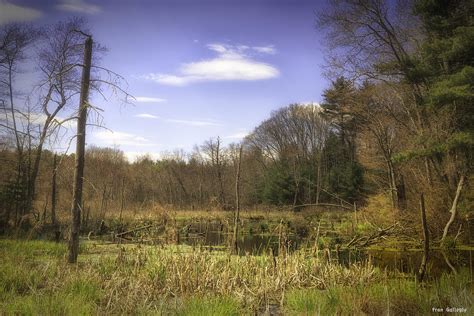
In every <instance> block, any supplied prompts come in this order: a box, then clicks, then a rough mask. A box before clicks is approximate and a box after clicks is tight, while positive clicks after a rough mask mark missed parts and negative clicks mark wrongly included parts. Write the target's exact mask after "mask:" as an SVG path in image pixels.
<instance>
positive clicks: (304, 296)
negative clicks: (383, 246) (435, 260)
mask: <svg viewBox="0 0 474 316" xmlns="http://www.w3.org/2000/svg"><path fill="white" fill-rule="evenodd" d="M66 251H67V249H66V245H65V244H56V243H53V242H47V241H19V240H8V239H0V258H1V260H0V314H2V315H3V314H6V315H18V314H20V315H38V314H44V315H57V314H59V315H90V314H147V315H148V314H160V315H162V314H164V315H241V314H255V313H256V312H257V311H262V310H264V309H265V308H266V307H268V306H277V308H279V309H280V310H281V311H282V312H283V313H284V314H289V315H313V314H319V315H333V314H338V315H346V314H347V315H348V314H351V315H354V314H355V315H359V314H368V315H386V314H390V315H403V314H409V315H417V314H424V313H427V311H429V310H431V307H447V306H454V307H465V308H468V310H471V311H472V308H473V305H474V297H473V285H472V282H470V276H469V274H467V271H461V272H460V273H459V274H457V275H443V276H442V277H441V278H439V279H438V280H437V281H435V282H432V283H427V284H422V285H420V284H418V283H416V281H415V280H414V279H412V278H410V279H406V276H405V275H396V274H393V273H390V274H388V273H387V272H384V271H380V270H379V269H377V268H374V267H372V266H370V265H367V264H355V265H352V266H350V267H343V266H341V265H338V264H332V263H327V262H326V261H325V260H324V259H322V258H321V260H320V261H319V260H318V259H317V258H315V257H313V256H311V255H309V253H308V252H305V251H304V249H303V250H301V251H296V252H294V253H291V254H287V253H285V254H284V255H281V256H277V257H273V256H271V255H268V254H262V255H260V256H234V255H230V254H228V253H226V252H215V251H214V252H209V251H206V250H204V251H203V250H199V248H196V249H193V248H192V247H189V246H176V245H163V246H137V245H120V246H119V245H113V244H98V243H94V242H85V243H83V244H82V246H81V254H80V256H79V262H78V264H76V265H68V264H67V263H66Z"/></svg>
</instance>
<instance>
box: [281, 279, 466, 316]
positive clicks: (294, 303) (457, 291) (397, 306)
mask: <svg viewBox="0 0 474 316" xmlns="http://www.w3.org/2000/svg"><path fill="white" fill-rule="evenodd" d="M432 307H442V308H445V307H464V308H467V310H468V311H471V312H472V311H473V309H474V295H473V292H472V284H471V282H470V276H469V273H468V271H467V270H463V271H462V272H461V273H460V274H458V275H447V274H446V275H443V276H442V277H441V278H440V279H439V280H437V281H436V282H434V283H431V284H423V285H420V284H417V283H416V282H415V281H414V280H407V279H387V280H384V281H382V282H376V283H372V284H370V285H368V286H363V287H362V286H356V287H348V286H341V285H335V286H333V287H331V288H329V290H327V291H321V290H317V289H295V290H290V291H289V292H288V293H287V295H286V300H285V310H286V312H287V313H288V314H297V315H334V314H337V315H350V314H353V315H354V314H355V315H363V314H365V315H424V314H430V312H431V308H432ZM468 314H469V312H468Z"/></svg>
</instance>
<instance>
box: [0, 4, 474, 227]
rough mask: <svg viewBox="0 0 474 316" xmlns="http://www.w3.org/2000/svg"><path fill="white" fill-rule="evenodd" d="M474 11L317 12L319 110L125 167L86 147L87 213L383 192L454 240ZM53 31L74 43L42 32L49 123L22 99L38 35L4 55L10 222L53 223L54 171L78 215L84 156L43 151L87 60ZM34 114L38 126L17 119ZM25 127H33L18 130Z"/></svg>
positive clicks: (61, 202) (282, 114)
mask: <svg viewBox="0 0 474 316" xmlns="http://www.w3.org/2000/svg"><path fill="white" fill-rule="evenodd" d="M473 13H474V8H473V3H472V1H461V0H458V1H428V0H417V1H406V2H403V3H402V1H400V2H392V1H382V0H373V1H359V0H333V1H330V3H329V5H328V7H327V8H325V10H324V11H322V12H320V13H318V16H317V27H318V29H319V31H320V32H323V33H324V34H326V40H325V44H326V48H327V54H326V56H327V67H326V70H327V76H328V77H329V78H330V79H331V84H330V86H329V87H328V88H327V89H326V90H325V91H324V93H323V95H322V102H321V104H320V105H315V104H310V105H307V104H291V105H288V106H286V107H283V108H281V109H278V110H276V111H274V112H272V113H271V115H270V116H269V117H268V118H267V119H266V120H264V121H263V122H262V123H260V124H259V125H258V126H256V127H255V128H254V130H253V131H252V132H251V133H250V134H249V135H248V136H246V137H245V139H243V140H242V142H241V143H239V144H237V143H233V144H229V145H224V144H223V142H222V139H220V138H219V137H216V138H211V139H209V140H207V141H205V142H204V143H203V144H201V145H199V146H195V148H194V149H193V150H192V151H191V152H183V151H176V152H174V153H168V154H164V155H162V157H161V158H160V159H158V160H153V159H151V158H150V157H147V156H144V157H141V158H139V159H138V160H137V161H135V162H128V161H127V160H126V159H125V156H124V154H123V152H121V151H120V150H119V149H117V148H98V147H93V146H90V147H89V148H88V149H87V151H86V170H85V177H84V204H85V205H84V210H85V211H84V212H83V217H87V216H89V215H91V216H94V217H96V218H103V217H104V216H105V214H106V212H115V213H117V214H118V213H119V212H122V211H123V210H124V209H135V210H138V211H140V210H144V209H147V208H149V207H150V206H153V205H160V206H162V207H163V208H165V209H171V208H173V209H180V208H189V209H211V208H216V209H233V208H235V207H236V204H237V201H236V200H237V199H238V200H239V204H240V205H242V207H243V208H253V207H256V206H261V205H269V206H272V207H275V206H279V207H283V206H285V207H286V206H290V207H292V208H296V207H297V206H299V205H305V204H322V203H331V204H337V203H342V204H343V205H351V204H353V203H357V204H358V205H363V204H367V203H369V202H370V199H371V197H373V196H376V195H382V196H386V197H388V199H389V201H390V206H391V209H392V210H393V213H394V214H396V216H403V217H405V218H410V216H411V215H413V214H418V213H417V212H418V211H417V210H418V208H419V195H420V194H421V193H423V195H424V197H425V199H426V209H427V210H428V213H429V219H431V223H430V225H432V227H433V229H434V230H435V233H436V234H441V232H442V231H443V229H444V231H446V233H444V232H443V235H446V234H447V233H449V231H453V228H452V227H450V226H452V224H453V223H455V222H456V221H459V213H460V212H462V213H463V214H464V215H468V213H469V211H470V210H471V209H472V205H473V202H472V201H473V196H472V192H471V191H472V186H471V184H470V183H472V167H473V166H472V161H473V159H472V158H473V144H474V131H473V126H474V124H473V123H474V121H473V106H472V104H473V101H474V90H473V84H472V83H473V82H474V64H473V63H474V56H473V54H474V47H473V46H474V25H473V21H472V16H473ZM62 25H63V27H65V25H66V24H62ZM15 27H19V26H15ZM21 29H22V27H20V30H21ZM66 29H67V28H66ZM6 30H8V28H7V27H4V28H3V29H2V32H3V33H2V35H1V36H2V37H1V39H2V41H3V43H8V41H7V40H8V34H9V33H8V32H6ZM16 32H18V31H16ZM26 33H28V34H30V33H29V32H26ZM19 34H23V33H22V32H20V33H19ZM48 34H53V35H55V36H56V35H58V34H65V35H64V36H63V37H60V36H59V37H58V39H60V38H61V39H64V41H65V42H64V41H63V42H55V41H54V40H52V39H50V38H49V37H48V36H46V37H41V36H39V37H40V38H44V39H43V40H42V41H44V43H43V42H42V43H43V44H41V45H39V46H40V47H43V46H44V47H45V48H48V49H49V50H48V49H46V52H49V54H47V53H46V52H44V53H41V54H40V56H44V58H42V59H41V60H42V61H43V62H45V63H46V65H44V66H42V67H40V70H41V71H40V73H41V74H42V75H44V76H45V77H44V80H43V81H44V83H43V81H40V83H42V84H40V85H39V87H40V89H39V90H38V91H42V92H41V93H39V94H38V96H39V97H38V98H37V99H38V100H40V103H39V105H40V107H39V108H41V109H42V110H43V111H42V113H43V114H44V116H45V117H46V119H45V120H44V123H42V124H34V123H32V122H31V117H32V114H37V113H38V112H34V111H33V110H31V111H29V112H28V111H26V110H25V108H23V109H22V110H21V111H20V110H19V107H18V106H16V105H15V102H16V98H15V97H14V96H13V91H14V90H15V89H13V84H14V82H15V81H14V75H15V73H16V71H17V69H18V68H17V67H18V66H17V63H20V62H21V61H22V60H23V58H24V57H26V56H23V55H22V54H21V53H17V51H21V47H23V46H21V45H24V46H25V47H26V46H28V45H30V42H31V41H33V39H32V38H29V37H28V36H26V37H21V36H20V37H19V38H20V39H23V41H19V40H15V41H14V43H15V44H8V45H13V47H14V49H12V50H10V49H9V48H8V47H9V46H8V45H5V44H2V48H1V53H2V55H1V56H0V58H1V63H0V64H1V65H2V90H1V93H2V104H3V108H4V109H2V110H4V113H5V114H4V116H3V118H4V120H3V121H1V124H2V125H1V126H2V134H1V135H2V149H1V153H0V154H1V158H0V159H2V166H4V167H2V171H1V172H2V177H1V179H2V183H1V191H0V192H1V195H0V203H1V204H0V205H1V208H2V209H1V210H2V221H3V222H4V223H7V222H9V221H10V222H11V221H12V220H13V219H14V221H16V223H18V221H19V218H21V216H22V215H25V214H28V213H30V212H35V213H36V214H43V213H44V214H49V213H50V212H49V209H50V208H51V205H52V202H51V194H52V191H53V190H52V189H51V183H52V177H53V174H56V176H57V179H56V180H55V181H56V183H57V197H56V198H57V199H58V209H68V208H69V206H70V201H71V199H72V197H71V194H72V193H71V192H72V177H73V176H72V173H73V162H74V157H73V156H74V155H73V154H69V155H62V156H60V157H57V158H56V160H57V164H54V161H55V158H54V153H52V152H50V151H47V150H44V149H43V144H44V143H45V142H46V141H47V140H51V139H54V137H57V134H55V131H56V129H55V127H54V126H59V125H61V124H60V123H62V122H60V121H59V120H58V119H57V118H56V116H58V113H61V111H62V107H65V106H66V104H68V100H69V98H73V95H75V93H76V94H77V91H78V90H77V87H78V86H77V85H78V82H77V76H75V75H74V73H70V71H74V70H73V69H74V67H71V66H72V65H74V64H75V58H77V55H76V52H75V51H74V50H73V49H72V50H71V51H67V52H68V53H69V52H70V54H71V55H67V54H66V56H68V58H66V61H67V62H66V61H64V62H63V63H60V62H59V61H62V60H63V59H61V55H58V54H56V55H55V54H54V53H53V52H56V51H55V50H54V49H58V50H59V51H61V48H64V47H67V45H66V46H64V45H65V43H68V45H69V44H70V45H71V47H74V45H73V43H74V36H73V35H69V36H72V38H69V37H68V36H66V34H73V33H67V32H65V33H61V32H60V31H58V30H56V31H55V32H49V33H48ZM50 36H51V35H50ZM54 38H55V39H56V37H54ZM66 39H67V40H66ZM20 44H21V45H20ZM60 44H64V45H63V46H61V45H60ZM15 45H17V46H18V45H20V46H19V47H17V46H15ZM49 45H52V46H49ZM36 52H37V53H39V52H41V50H39V51H36ZM54 58H59V61H58V60H56V59H54ZM58 62H59V64H58ZM48 65H49V66H48ZM53 65H54V66H53ZM48 67H49V68H48ZM3 78H6V79H3ZM97 82H98V83H99V82H100V81H97ZM97 88H98V89H99V88H100V87H99V86H97ZM63 103H64V104H63ZM44 104H46V105H44ZM53 105H54V107H53ZM58 108H59V110H58ZM25 113H27V114H28V113H29V116H28V115H26V117H29V118H30V119H29V120H23V119H20V118H19V117H20V115H22V117H25ZM15 122H16V123H17V124H18V122H22V124H24V122H27V124H24V125H23V129H19V128H18V126H17V127H15V126H14V125H13V124H14V123H15ZM38 127H39V130H38ZM41 128H42V129H41ZM240 146H242V148H243V150H242V155H241V158H239V157H240V155H239V149H240ZM40 162H41V165H40ZM55 165H56V168H57V173H55V172H54V170H53V169H54V168H53V166H55ZM239 166H240V172H239V179H240V180H239V181H240V186H239V192H240V193H239V194H240V198H238V195H236V194H235V188H236V185H235V181H236V177H237V170H238V169H239ZM397 214H398V215H397ZM38 216H40V215H38ZM83 220H86V218H84V219H83Z"/></svg>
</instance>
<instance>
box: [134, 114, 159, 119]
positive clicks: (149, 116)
mask: <svg viewBox="0 0 474 316" xmlns="http://www.w3.org/2000/svg"><path fill="white" fill-rule="evenodd" d="M135 117H140V118H146V119H158V118H160V117H159V116H156V115H153V114H148V113H141V114H137V115H135Z"/></svg>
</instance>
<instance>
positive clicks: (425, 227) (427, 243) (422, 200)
mask: <svg viewBox="0 0 474 316" xmlns="http://www.w3.org/2000/svg"><path fill="white" fill-rule="evenodd" d="M420 211H421V226H422V227H423V259H422V260H421V265H420V269H419V270H418V281H420V282H421V281H423V278H424V277H425V273H426V264H427V263H428V259H429V251H430V235H429V230H428V224H427V223H426V211H425V197H424V196H423V193H422V194H421V196H420Z"/></svg>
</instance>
